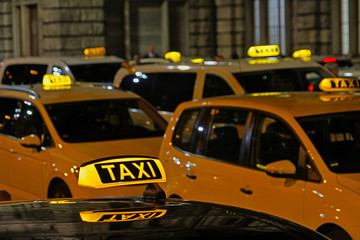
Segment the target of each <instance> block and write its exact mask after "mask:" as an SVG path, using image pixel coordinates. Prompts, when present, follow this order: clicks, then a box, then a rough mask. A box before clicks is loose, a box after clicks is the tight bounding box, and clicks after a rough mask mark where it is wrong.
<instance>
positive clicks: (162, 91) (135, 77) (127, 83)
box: [120, 72, 196, 112]
mask: <svg viewBox="0 0 360 240" xmlns="http://www.w3.org/2000/svg"><path fill="white" fill-rule="evenodd" d="M195 79H196V73H185V72H184V73H176V72H174V73H141V72H136V73H135V74H132V75H128V76H126V77H125V78H124V79H123V80H122V81H121V84H120V88H122V89H124V90H129V91H132V92H135V93H136V94H138V95H140V96H142V97H143V98H145V99H146V100H147V101H149V102H150V103H151V104H152V105H154V106H155V107H156V109H157V110H160V111H170V112H172V111H174V110H175V108H176V107H177V105H179V104H180V103H181V102H185V101H189V100H192V98H193V92H194V85H195Z"/></svg>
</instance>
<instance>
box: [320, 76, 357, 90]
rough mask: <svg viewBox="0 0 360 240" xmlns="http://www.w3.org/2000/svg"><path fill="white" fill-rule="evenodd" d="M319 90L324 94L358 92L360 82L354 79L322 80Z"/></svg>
mask: <svg viewBox="0 0 360 240" xmlns="http://www.w3.org/2000/svg"><path fill="white" fill-rule="evenodd" d="M319 89H320V90H321V91H324V92H343V91H360V80H359V79H356V78H324V79H323V80H322V81H321V82H320V84H319Z"/></svg>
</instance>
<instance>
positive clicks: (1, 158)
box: [0, 98, 18, 200]
mask: <svg viewBox="0 0 360 240" xmlns="http://www.w3.org/2000/svg"><path fill="white" fill-rule="evenodd" d="M17 104H18V101H17V100H16V99H12V98H0V191H4V192H6V193H7V194H9V193H10V185H9V173H10V172H11V171H12V170H11V167H10V160H11V158H12V157H13V154H12V146H13V145H14V143H15V142H16V141H17V140H16V138H15V136H14V135H15V123H16V120H17V118H16V109H17ZM1 200H7V199H2V198H1Z"/></svg>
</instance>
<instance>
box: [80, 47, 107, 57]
mask: <svg viewBox="0 0 360 240" xmlns="http://www.w3.org/2000/svg"><path fill="white" fill-rule="evenodd" d="M105 54H106V49H105V48H104V47H94V48H85V49H84V55H85V56H87V57H90V56H102V55H105Z"/></svg>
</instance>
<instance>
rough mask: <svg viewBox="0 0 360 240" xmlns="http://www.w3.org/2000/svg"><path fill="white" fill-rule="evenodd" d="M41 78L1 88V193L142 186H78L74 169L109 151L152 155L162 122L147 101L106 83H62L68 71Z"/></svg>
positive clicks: (104, 192)
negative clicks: (42, 83) (29, 83)
mask: <svg viewBox="0 0 360 240" xmlns="http://www.w3.org/2000/svg"><path fill="white" fill-rule="evenodd" d="M62 76H64V75H62ZM66 79H67V81H66ZM44 83H48V84H50V83H51V84H50V86H49V85H48V84H45V85H41V84H36V85H33V86H30V85H28V86H25V85H24V86H7V87H6V86H2V87H0V142H1V144H0V156H2V157H1V161H0V199H1V200H10V199H11V200H35V199H46V198H54V197H78V198H80V197H93V196H110V195H111V196H112V195H116V196H121V195H133V194H135V195H138V194H139V191H140V192H142V188H141V186H139V187H130V188H126V187H125V188H112V189H97V190H92V189H89V188H82V187H79V186H78V184H77V180H78V168H79V166H80V164H82V163H83V162H87V161H90V160H92V159H94V158H103V157H107V156H114V155H117V156H120V155H147V156H153V157H157V156H158V152H159V148H160V144H161V140H162V137H163V134H164V131H165V127H166V124H167V123H166V121H165V120H164V119H163V118H162V117H161V116H160V115H159V114H158V113H157V111H156V110H155V109H154V108H153V106H151V105H150V104H149V103H147V102H146V101H145V100H143V99H142V98H141V97H139V96H137V95H135V94H134V93H131V92H124V91H121V90H119V89H114V88H113V87H111V86H107V85H105V86H101V85H94V84H72V85H67V84H68V83H71V80H70V78H69V77H67V78H66V77H61V76H53V75H50V76H49V75H45V77H44ZM61 83H66V84H64V85H63V84H61Z"/></svg>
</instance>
